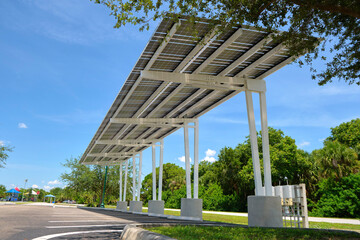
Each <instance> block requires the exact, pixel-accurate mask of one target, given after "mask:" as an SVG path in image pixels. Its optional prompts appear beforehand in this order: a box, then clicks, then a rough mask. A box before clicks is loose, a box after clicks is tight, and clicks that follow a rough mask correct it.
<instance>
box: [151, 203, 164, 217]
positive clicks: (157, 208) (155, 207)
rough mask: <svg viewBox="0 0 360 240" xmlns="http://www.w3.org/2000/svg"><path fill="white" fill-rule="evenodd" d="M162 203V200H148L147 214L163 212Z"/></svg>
mask: <svg viewBox="0 0 360 240" xmlns="http://www.w3.org/2000/svg"><path fill="white" fill-rule="evenodd" d="M164 204H165V202H164V201H162V200H150V201H149V208H148V213H149V214H164Z"/></svg>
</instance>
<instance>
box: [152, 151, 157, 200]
mask: <svg viewBox="0 0 360 240" xmlns="http://www.w3.org/2000/svg"><path fill="white" fill-rule="evenodd" d="M152 182H153V187H152V197H153V200H156V159H155V145H152Z"/></svg>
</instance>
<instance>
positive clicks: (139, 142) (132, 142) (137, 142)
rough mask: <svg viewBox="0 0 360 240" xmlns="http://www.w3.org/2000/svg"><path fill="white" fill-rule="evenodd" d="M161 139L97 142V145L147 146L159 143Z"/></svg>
mask: <svg viewBox="0 0 360 240" xmlns="http://www.w3.org/2000/svg"><path fill="white" fill-rule="evenodd" d="M159 141H161V139H138V140H136V139H135V140H128V139H126V140H122V139H121V140H120V139H119V140H97V141H96V144H105V145H121V146H130V147H131V146H133V145H136V146H147V145H152V144H153V143H155V142H159Z"/></svg>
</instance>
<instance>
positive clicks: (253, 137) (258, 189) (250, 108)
mask: <svg viewBox="0 0 360 240" xmlns="http://www.w3.org/2000/svg"><path fill="white" fill-rule="evenodd" d="M245 96H246V108H247V115H248V122H249V130H250V143H251V155H252V161H253V168H254V180H255V195H257V196H259V195H262V181H261V171H260V160H259V149H258V141H257V133H256V126H255V114H254V104H253V99H252V93H251V92H250V91H248V90H246V91H245Z"/></svg>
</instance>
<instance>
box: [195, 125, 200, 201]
mask: <svg viewBox="0 0 360 240" xmlns="http://www.w3.org/2000/svg"><path fill="white" fill-rule="evenodd" d="M198 197H199V120H197V119H196V121H195V123H194V198H198Z"/></svg>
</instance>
